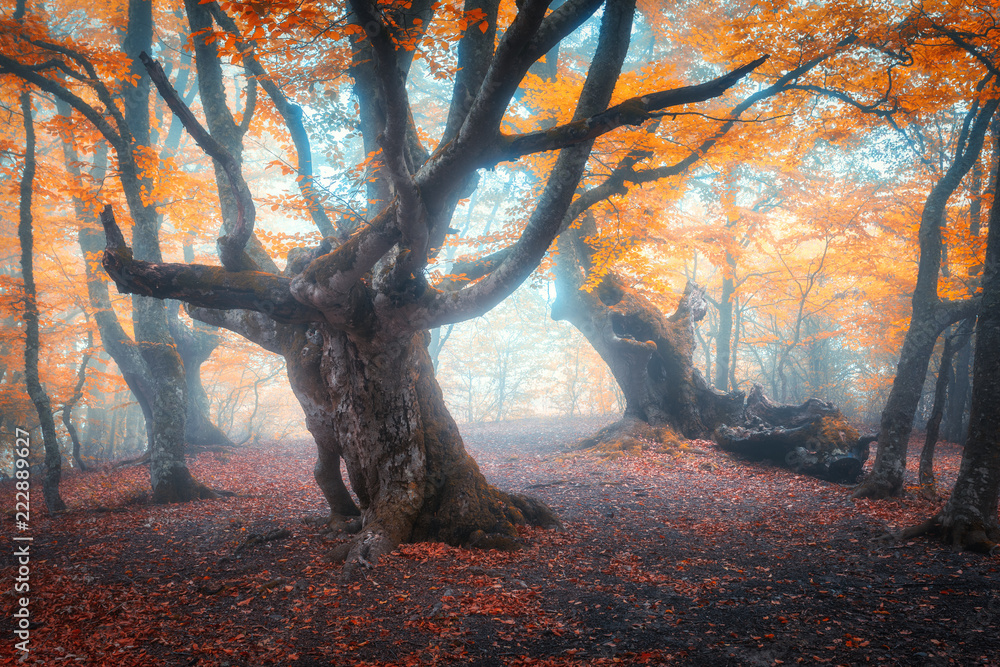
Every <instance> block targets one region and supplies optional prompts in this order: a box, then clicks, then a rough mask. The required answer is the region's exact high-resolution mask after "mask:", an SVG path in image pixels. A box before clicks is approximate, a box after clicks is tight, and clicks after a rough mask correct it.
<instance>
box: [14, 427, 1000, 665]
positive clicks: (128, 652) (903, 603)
mask: <svg viewBox="0 0 1000 667" xmlns="http://www.w3.org/2000/svg"><path fill="white" fill-rule="evenodd" d="M605 423H607V419H602V418H576V419H533V420H524V421H519V422H507V423H501V424H481V425H467V426H463V427H462V430H463V433H464V435H465V437H466V440H467V443H468V446H469V449H470V451H471V452H472V454H473V456H474V457H475V458H476V459H477V460H478V461H479V463H480V466H481V467H482V469H483V472H484V473H485V474H486V475H487V477H488V478H489V479H490V480H491V481H492V482H493V483H495V484H497V485H499V486H501V487H502V488H505V489H508V490H512V491H520V492H526V493H530V494H532V495H535V496H536V497H539V498H541V499H543V500H545V501H546V502H548V503H549V504H550V505H551V506H552V507H553V508H554V509H555V510H556V511H557V513H558V514H559V515H560V516H561V517H562V518H563V520H564V521H565V529H564V530H563V531H546V530H538V529H533V530H528V531H525V540H526V546H525V548H524V549H522V550H521V551H517V552H498V551H470V550H463V549H456V548H452V547H448V546H445V545H441V544H410V545H403V546H402V547H401V548H400V549H399V551H398V552H397V553H395V554H392V555H390V556H388V557H386V558H384V559H383V560H382V561H381V562H380V563H379V565H378V567H377V568H375V569H374V570H363V571H362V575H361V577H360V578H359V579H357V580H355V581H352V582H350V583H343V582H341V581H340V579H339V572H340V566H338V565H333V564H331V563H329V562H328V561H327V560H326V559H325V558H324V557H323V554H324V553H325V552H326V551H327V550H328V549H329V548H330V547H331V546H332V545H333V544H334V543H336V541H337V540H339V539H343V538H331V537H328V536H324V535H321V534H320V533H319V532H318V531H317V530H316V529H315V528H312V527H308V526H306V525H303V524H302V523H300V522H299V519H300V518H301V517H302V516H303V515H308V514H317V513H319V511H320V510H321V508H322V497H321V496H320V494H319V492H318V489H317V488H316V487H315V484H314V483H313V482H312V480H311V470H312V462H313V461H314V459H315V453H314V451H313V450H312V449H311V447H310V446H309V445H308V443H304V442H287V443H272V444H270V445H268V446H262V447H259V448H254V449H247V450H241V451H239V452H237V453H235V454H233V455H232V457H229V458H227V457H225V456H220V455H211V454H206V455H200V456H198V457H197V458H196V460H195V461H194V462H193V465H192V468H193V470H194V472H195V474H196V475H197V476H198V478H199V479H201V480H203V481H205V482H206V483H208V484H210V485H211V486H215V487H220V488H226V489H230V490H232V491H235V492H237V494H238V495H237V497H235V498H228V499H222V500H217V501H203V502H199V503H194V504H188V505H173V506H165V507H154V506H148V505H143V504H137V503H134V502H129V501H130V500H134V498H136V497H139V496H141V494H142V490H143V489H144V488H145V487H144V484H148V481H147V480H148V477H144V475H146V472H145V470H143V469H141V468H131V469H124V470H117V471H106V472H97V473H92V474H71V475H69V476H68V479H67V481H66V483H65V490H66V493H65V497H66V500H67V502H68V504H69V505H70V507H71V509H73V511H71V512H70V513H69V514H67V515H64V516H60V517H56V518H49V517H44V516H33V519H34V522H33V524H32V527H31V534H32V536H33V537H34V542H33V544H32V549H33V551H32V574H31V577H32V579H31V586H32V589H31V595H32V597H31V609H32V613H33V614H34V616H33V619H34V621H35V622H36V623H37V624H38V625H36V626H33V628H32V635H31V646H32V651H31V653H30V654H29V659H28V661H27V664H33V663H34V664H63V663H65V664H84V665H91V664H92V665H148V664H164V665H219V666H220V667H221V666H223V665H233V666H235V665H264V664H275V665H319V664H323V665H327V664H333V665H432V664H442V665H445V664H468V665H515V666H517V665H612V664H683V665H692V664H693V665H729V664H731V665H758V664H759V665H772V664H781V663H785V664H789V663H797V662H805V663H814V662H829V663H831V664H851V665H853V664H861V663H865V662H874V663H883V664H907V665H910V664H912V665H928V664H931V665H933V664H941V665H944V664H956V665H971V664H994V665H995V664H998V662H997V661H998V657H1000V636H998V635H997V632H996V628H997V627H998V626H1000V557H997V556H994V557H990V558H984V557H981V556H974V555H967V554H957V553H953V552H951V551H948V550H945V549H942V548H941V547H939V546H937V545H934V544H932V543H930V542H928V541H926V540H917V541H914V542H911V543H906V544H901V545H883V544H880V543H876V542H872V538H874V537H876V536H878V535H879V534H881V533H882V532H883V531H884V530H885V529H886V528H887V527H889V528H892V529H898V528H900V527H903V526H905V525H909V524H911V523H913V522H916V521H918V520H920V519H922V518H925V517H926V516H928V515H930V514H931V513H932V512H933V511H934V510H935V508H936V506H937V505H936V504H934V503H929V502H927V501H924V500H921V499H918V498H916V497H915V496H912V495H911V496H909V497H907V498H905V499H901V500H896V501H891V502H883V503H874V502H871V501H851V500H850V498H849V489H847V488H846V487H841V486H838V485H834V484H829V483H827V482H823V481H820V480H816V479H812V478H807V477H800V476H796V475H793V474H791V473H789V472H788V471H785V470H782V469H779V468H777V467H774V466H771V465H767V464H758V463H747V462H743V461H737V460H734V459H732V458H731V457H730V456H729V455H727V454H725V453H723V452H720V451H718V450H717V449H716V448H715V447H714V446H712V444H711V443H708V442H705V441H694V442H692V443H691V444H690V445H689V446H688V447H687V448H685V449H684V450H681V451H678V452H674V453H667V452H654V451H648V452H644V453H643V455H642V456H633V457H623V458H617V459H608V458H602V457H599V456H596V455H593V454H579V453H576V454H567V453H566V451H565V450H566V448H567V447H568V446H569V445H570V444H571V443H572V442H573V441H574V440H575V439H577V438H578V437H580V436H583V435H587V434H589V433H592V432H593V431H594V430H596V429H597V428H598V427H600V426H602V425H603V424H605ZM913 449H915V450H916V449H918V448H917V447H916V446H914V447H913ZM911 454H912V457H913V458H912V459H911V461H910V463H911V466H912V468H913V469H916V456H917V455H918V454H919V452H918V451H913V452H912V453H911ZM959 458H960V450H959V449H958V448H957V447H955V446H953V445H948V444H942V445H940V446H939V457H938V470H939V474H940V476H941V477H942V478H943V480H945V482H946V484H950V482H951V481H953V479H954V475H955V472H956V471H957V466H958V461H959ZM6 490H7V491H11V492H10V493H8V494H7V495H6V496H5V497H9V498H13V493H12V490H10V489H6ZM10 505H11V507H12V503H10ZM96 505H104V506H106V507H108V508H110V511H100V512H95V511H92V510H91V509H87V508H92V507H94V506H96ZM281 528H286V529H288V530H290V532H291V535H290V536H289V537H285V538H281V539H274V540H269V541H264V542H259V543H253V542H254V540H253V539H248V538H250V537H251V536H253V535H258V536H262V537H263V536H267V535H268V533H271V532H272V531H275V530H277V529H281ZM0 565H2V566H3V570H2V571H3V574H4V576H5V577H11V579H9V580H12V579H13V573H14V571H15V570H14V562H13V558H12V556H11V553H10V550H8V551H7V553H4V554H3V555H2V556H0ZM9 623H10V621H9V619H8V618H4V619H3V621H0V629H2V630H5V631H7V636H8V637H10V636H11V634H10V632H9V630H10V628H7V627H5V626H6V625H9ZM12 649H13V647H12V642H11V643H8V644H7V645H6V646H5V647H4V649H3V652H2V653H0V660H2V661H3V662H4V663H6V662H9V661H11V660H13V659H14V656H13V650H12Z"/></svg>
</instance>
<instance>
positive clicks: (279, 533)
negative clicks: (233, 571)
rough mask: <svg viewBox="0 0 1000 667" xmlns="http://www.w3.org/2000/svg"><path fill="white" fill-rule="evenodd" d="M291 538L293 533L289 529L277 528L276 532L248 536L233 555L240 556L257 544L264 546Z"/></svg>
mask: <svg viewBox="0 0 1000 667" xmlns="http://www.w3.org/2000/svg"><path fill="white" fill-rule="evenodd" d="M291 536H292V531H290V530H288V529H287V528H275V529H274V530H272V531H270V532H268V533H265V534H263V535H261V534H259V533H252V534H251V535H248V536H247V538H246V539H245V540H243V541H242V542H240V545H239V546H238V547H236V551H234V552H233V555H234V556H238V555H239V554H240V552H242V551H243V550H244V549H247V548H249V547H252V546H254V545H257V544H264V543H265V542H272V541H274V540H284V539H288V538H289V537H291Z"/></svg>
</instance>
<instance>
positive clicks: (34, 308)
mask: <svg viewBox="0 0 1000 667" xmlns="http://www.w3.org/2000/svg"><path fill="white" fill-rule="evenodd" d="M22 12H23V7H22ZM21 114H22V116H23V118H24V135H25V156H24V174H23V176H22V178H21V187H20V190H21V192H20V199H21V201H20V214H19V223H18V226H17V236H18V238H19V239H20V242H21V277H22V278H23V280H24V381H25V384H27V387H28V396H30V397H31V402H32V403H34V405H35V411H36V412H37V413H38V420H39V422H40V423H41V426H42V442H43V443H44V445H45V481H44V482H43V485H42V490H43V495H44V498H45V506H46V507H47V508H48V510H49V512H50V513H54V512H61V511H63V510H65V509H66V503H64V502H63V499H62V497H61V496H60V495H59V481H60V479H61V478H62V453H61V452H60V451H59V438H58V437H57V436H56V424H55V420H54V419H53V418H52V405H51V403H50V402H49V395H48V394H47V393H46V392H45V388H44V387H43V386H42V382H41V378H40V377H39V375H38V350H39V347H40V345H41V343H40V341H39V336H38V334H39V332H38V317H39V313H38V295H37V292H36V290H35V271H34V233H33V229H32V227H33V219H32V216H31V194H32V190H33V188H34V180H35V127H34V121H33V120H32V117H31V93H27V92H25V93H21Z"/></svg>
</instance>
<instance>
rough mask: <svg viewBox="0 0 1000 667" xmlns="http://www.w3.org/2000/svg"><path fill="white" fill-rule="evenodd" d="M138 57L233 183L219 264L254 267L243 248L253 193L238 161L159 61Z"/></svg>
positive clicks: (248, 233)
mask: <svg viewBox="0 0 1000 667" xmlns="http://www.w3.org/2000/svg"><path fill="white" fill-rule="evenodd" d="M139 59H140V60H141V61H142V64H143V65H145V66H146V71H148V72H149V78H150V79H151V80H152V81H153V83H154V84H155V85H156V89H157V90H158V91H159V92H160V96H161V97H162V98H163V101H164V102H166V103H167V106H168V107H170V110H171V111H173V112H174V115H175V116H177V117H178V118H179V119H180V120H181V122H182V123H183V124H184V128H185V129H186V130H187V131H188V134H190V135H191V137H192V138H193V139H194V140H195V142H197V144H198V146H200V147H201V149H202V150H203V151H205V152H206V153H208V155H209V156H210V157H211V158H212V159H214V160H215V161H216V162H218V163H219V164H220V165H222V168H223V169H224V170H225V172H226V176H228V177H229V184H230V185H231V186H232V189H233V197H234V199H235V200H236V211H237V213H236V225H235V227H234V228H233V231H232V232H230V233H229V234H226V235H224V236H221V237H219V259H221V260H222V265H223V266H225V267H226V268H227V269H228V270H231V271H245V270H248V269H249V270H253V269H256V268H257V267H256V265H253V266H249V265H251V264H253V262H252V260H250V258H249V257H248V256H247V255H246V252H245V250H244V249H245V248H246V245H247V241H249V240H250V236H251V235H252V234H253V225H254V217H255V215H256V208H255V206H254V203H253V196H252V195H251V194H250V188H249V187H248V186H247V183H246V181H245V180H243V174H242V173H241V171H240V168H239V165H237V164H236V159H235V158H234V157H233V156H232V155H231V154H230V153H229V151H227V150H226V149H225V147H224V146H223V145H222V144H221V143H219V142H218V141H217V140H216V139H215V138H214V137H213V136H212V135H211V134H209V133H208V130H206V129H205V128H204V127H202V126H201V123H199V122H198V119H197V118H195V117H194V114H193V113H191V110H190V109H189V108H188V107H187V106H186V105H185V104H184V102H182V101H181V98H180V95H178V93H177V91H176V90H174V87H173V86H172V85H170V81H169V80H167V75H166V74H165V73H164V71H163V67H162V66H160V63H158V62H156V61H155V60H153V59H152V58H150V57H149V55H147V54H146V53H145V52H144V53H140V54H139Z"/></svg>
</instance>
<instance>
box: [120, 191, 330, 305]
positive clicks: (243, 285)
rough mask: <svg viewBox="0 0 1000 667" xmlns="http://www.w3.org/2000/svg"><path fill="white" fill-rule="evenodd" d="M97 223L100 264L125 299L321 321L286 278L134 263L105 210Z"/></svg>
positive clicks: (269, 274) (198, 267)
mask: <svg viewBox="0 0 1000 667" xmlns="http://www.w3.org/2000/svg"><path fill="white" fill-rule="evenodd" d="M101 223H102V224H103V225H104V234H105V236H106V238H107V247H106V248H105V250H104V259H103V261H102V264H103V265H104V269H105V271H107V272H108V275H109V276H111V279H112V280H114V281H115V284H116V285H117V286H118V290H119V291H121V292H122V293H124V294H140V295H142V296H150V297H154V298H157V299H177V300H179V301H184V302H186V303H189V304H191V305H194V306H199V307H202V308H216V309H221V310H231V309H242V310H255V311H257V312H261V313H264V314H265V315H267V316H268V317H270V318H272V319H274V320H276V321H278V322H309V321H317V320H322V319H323V316H322V315H321V314H320V313H319V312H318V311H315V310H313V309H311V308H308V307H306V306H304V305H302V304H301V303H299V302H298V301H296V300H295V299H294V298H293V297H292V295H291V291H290V283H291V281H290V280H289V279H288V278H285V277H283V276H277V275H274V274H271V273H264V272H262V271H228V270H226V269H224V268H221V267H217V266H204V265H199V264H172V263H154V262H143V261H140V260H136V259H133V258H132V250H131V249H130V248H129V247H128V246H127V245H126V244H125V238H124V236H123V235H122V232H121V229H120V228H119V227H118V223H117V222H115V217H114V213H113V212H112V210H111V207H110V206H106V207H105V208H104V211H103V212H102V213H101Z"/></svg>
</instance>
